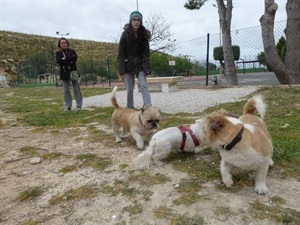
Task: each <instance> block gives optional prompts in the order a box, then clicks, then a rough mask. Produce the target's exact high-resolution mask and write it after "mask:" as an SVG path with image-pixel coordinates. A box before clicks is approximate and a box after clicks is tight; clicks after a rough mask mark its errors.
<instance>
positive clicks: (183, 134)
mask: <svg viewBox="0 0 300 225" xmlns="http://www.w3.org/2000/svg"><path fill="white" fill-rule="evenodd" d="M178 129H179V130H180V131H181V133H182V143H181V146H180V150H181V151H183V150H184V146H185V142H186V134H185V133H186V132H187V131H188V132H189V133H190V135H191V137H192V139H193V142H194V145H195V146H198V145H199V140H198V138H197V137H196V135H195V134H194V133H193V131H192V130H191V128H190V127H189V126H186V127H183V126H178Z"/></svg>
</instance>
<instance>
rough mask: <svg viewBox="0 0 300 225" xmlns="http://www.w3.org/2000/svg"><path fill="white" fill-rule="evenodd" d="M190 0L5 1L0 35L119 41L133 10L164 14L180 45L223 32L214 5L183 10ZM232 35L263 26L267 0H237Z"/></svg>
mask: <svg viewBox="0 0 300 225" xmlns="http://www.w3.org/2000/svg"><path fill="white" fill-rule="evenodd" d="M185 2H186V0H139V1H137V0H0V30H4V31H14V32H21V33H27V34H35V35H43V36H53V37H59V36H58V35H56V31H59V32H60V33H61V34H66V33H69V36H68V38H75V39H83V40H93V41H101V42H114V41H116V39H117V38H118V37H120V33H121V31H122V27H123V25H124V24H125V23H127V22H128V20H129V14H130V12H131V11H133V10H136V9H137V7H138V9H139V11H140V12H141V13H142V14H143V17H144V21H145V20H147V18H149V17H150V16H151V15H153V14H161V15H162V16H163V17H164V19H165V20H166V23H171V24H172V26H171V32H172V33H173V34H174V36H173V38H174V39H176V40H177V43H178V42H183V41H188V40H191V39H194V38H198V37H201V36H205V35H206V34H207V33H211V34H216V33H219V22H218V13H217V9H216V8H215V7H214V6H213V4H216V1H215V0H209V1H208V2H206V4H205V6H204V7H203V8H201V9H200V10H193V11H191V10H187V9H185V8H184V3H185ZM276 2H277V4H278V5H279V9H278V11H277V14H276V19H275V21H282V20H286V12H285V4H286V0H276ZM233 5H234V8H233V18H232V30H235V29H241V28H247V27H252V26H259V25H260V23H259V18H260V17H261V15H262V14H263V13H264V1H263V0H233Z"/></svg>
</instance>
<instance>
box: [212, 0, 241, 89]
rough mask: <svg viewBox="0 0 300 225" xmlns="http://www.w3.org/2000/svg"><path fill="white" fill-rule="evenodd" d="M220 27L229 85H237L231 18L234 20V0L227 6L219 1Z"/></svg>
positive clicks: (228, 0)
mask: <svg viewBox="0 0 300 225" xmlns="http://www.w3.org/2000/svg"><path fill="white" fill-rule="evenodd" d="M217 5H218V12H219V19H220V27H221V30H222V41H223V54H224V63H225V72H224V73H225V76H226V79H227V83H228V84H229V85H237V84H238V80H237V74H236V69H235V63H234V56H233V50H232V42H231V18H232V8H233V6H232V0H227V6H225V4H224V0H217Z"/></svg>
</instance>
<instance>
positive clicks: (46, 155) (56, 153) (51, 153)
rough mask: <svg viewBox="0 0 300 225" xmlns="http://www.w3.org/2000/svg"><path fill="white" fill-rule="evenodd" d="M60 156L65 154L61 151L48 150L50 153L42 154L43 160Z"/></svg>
mask: <svg viewBox="0 0 300 225" xmlns="http://www.w3.org/2000/svg"><path fill="white" fill-rule="evenodd" d="M62 156H65V155H64V154H62V153H61V152H50V153H46V154H44V155H43V156H42V158H43V159H44V160H46V159H48V160H51V159H59V158H61V157H62Z"/></svg>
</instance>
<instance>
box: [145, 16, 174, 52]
mask: <svg viewBox="0 0 300 225" xmlns="http://www.w3.org/2000/svg"><path fill="white" fill-rule="evenodd" d="M171 26H172V24H171V23H166V20H165V19H164V17H163V16H162V15H161V14H153V15H152V14H151V15H150V17H148V20H147V21H145V27H146V28H147V29H148V30H149V31H150V32H151V39H150V42H149V44H150V48H151V54H152V53H154V52H163V53H169V52H172V51H174V50H175V42H176V39H172V38H171V37H172V36H173V34H172V33H171V31H170V29H171Z"/></svg>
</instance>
